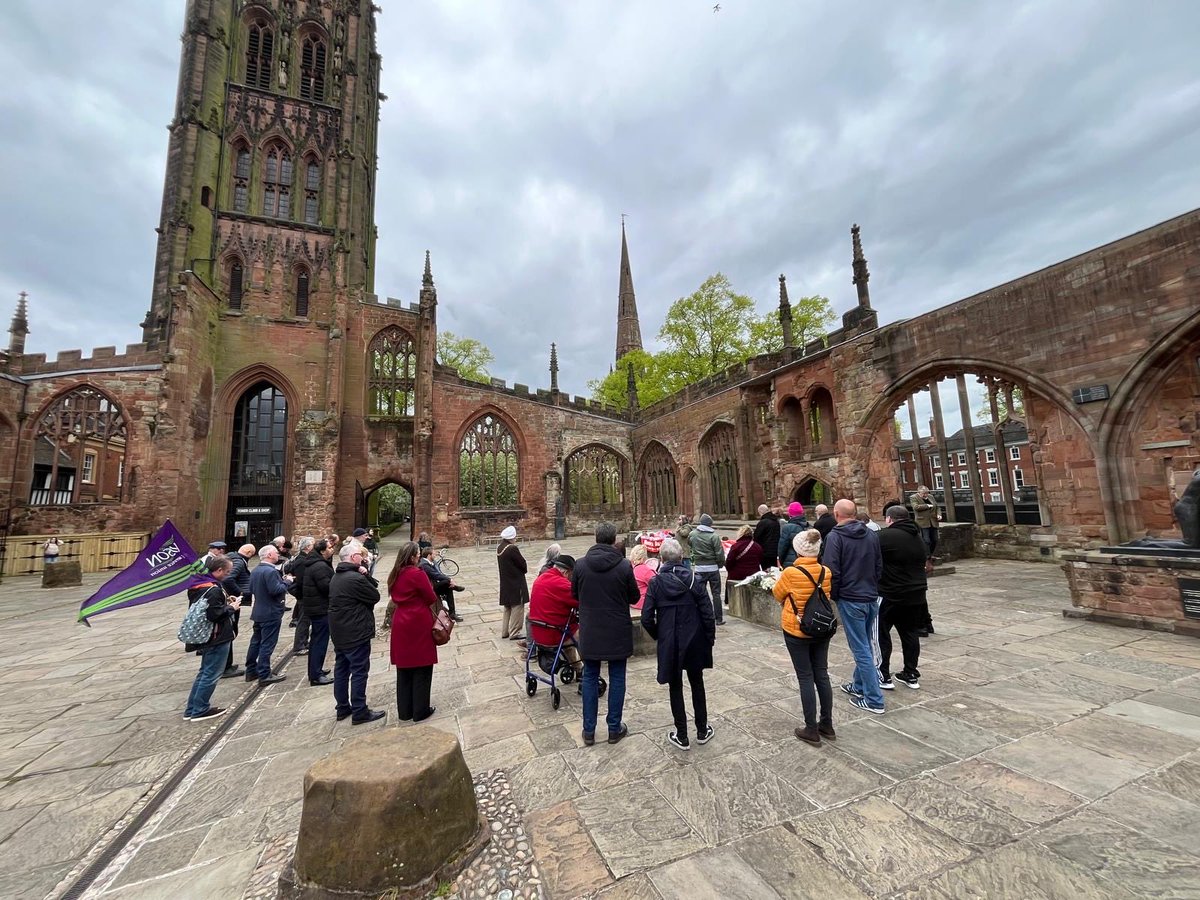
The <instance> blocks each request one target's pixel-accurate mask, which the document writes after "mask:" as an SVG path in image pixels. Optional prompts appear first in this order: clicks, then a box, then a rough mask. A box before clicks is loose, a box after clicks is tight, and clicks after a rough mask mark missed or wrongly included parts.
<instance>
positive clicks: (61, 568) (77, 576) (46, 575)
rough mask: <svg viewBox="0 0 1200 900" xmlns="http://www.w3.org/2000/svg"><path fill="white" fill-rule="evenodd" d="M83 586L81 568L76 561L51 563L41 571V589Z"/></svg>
mask: <svg viewBox="0 0 1200 900" xmlns="http://www.w3.org/2000/svg"><path fill="white" fill-rule="evenodd" d="M80 584H83V568H82V567H81V566H80V565H79V561H78V560H64V561H62V562H56V563H51V564H50V565H48V566H46V567H45V568H44V569H42V587H44V588H53V587H75V586H77V585H80Z"/></svg>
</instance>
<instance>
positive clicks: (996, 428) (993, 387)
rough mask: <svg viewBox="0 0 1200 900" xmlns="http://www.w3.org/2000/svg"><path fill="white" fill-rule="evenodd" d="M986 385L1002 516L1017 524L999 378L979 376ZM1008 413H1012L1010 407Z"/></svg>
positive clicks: (1010, 522) (1009, 522)
mask: <svg viewBox="0 0 1200 900" xmlns="http://www.w3.org/2000/svg"><path fill="white" fill-rule="evenodd" d="M980 380H981V381H983V383H984V384H985V385H987V392H988V407H989V409H990V411H991V414H992V435H993V444H994V445H995V447H996V469H997V470H998V471H999V473H1000V496H1002V497H1003V498H1004V517H1005V519H1007V521H1008V524H1009V525H1016V524H1017V514H1016V510H1015V509H1014V508H1013V494H1012V492H1013V486H1012V470H1011V468H1010V467H1009V465H1008V449H1007V448H1006V447H1005V446H1004V426H1003V424H1002V423H1001V421H1000V403H999V393H1000V391H1001V390H1002V387H1001V383H1000V379H999V378H981V379H980ZM1008 412H1009V414H1010V415H1011V414H1012V410H1011V409H1010V410H1009V411H1008Z"/></svg>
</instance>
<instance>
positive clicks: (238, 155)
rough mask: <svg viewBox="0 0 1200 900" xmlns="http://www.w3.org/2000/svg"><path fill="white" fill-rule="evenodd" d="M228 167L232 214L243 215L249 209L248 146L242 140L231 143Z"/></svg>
mask: <svg viewBox="0 0 1200 900" xmlns="http://www.w3.org/2000/svg"><path fill="white" fill-rule="evenodd" d="M230 165H232V166H233V182H232V184H233V196H232V197H230V198H229V199H230V203H231V204H232V206H233V211H234V212H241V213H244V212H246V211H248V210H249V209H250V145H249V144H248V143H246V140H245V139H244V138H238V139H237V140H235V141H234V142H233V152H232V153H231V154H230Z"/></svg>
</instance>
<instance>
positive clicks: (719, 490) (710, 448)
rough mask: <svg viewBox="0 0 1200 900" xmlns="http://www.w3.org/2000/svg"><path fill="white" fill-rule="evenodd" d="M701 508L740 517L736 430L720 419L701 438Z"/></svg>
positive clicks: (712, 512) (716, 514)
mask: <svg viewBox="0 0 1200 900" xmlns="http://www.w3.org/2000/svg"><path fill="white" fill-rule="evenodd" d="M699 460H700V478H701V480H700V507H701V510H702V511H703V512H706V513H708V514H709V515H711V516H740V515H741V514H742V499H741V487H740V481H739V478H738V462H737V432H735V431H734V428H733V426H732V425H730V424H729V423H728V422H718V423H717V424H715V425H713V426H712V427H711V428H710V429H709V430H708V433H707V434H705V435H704V437H703V438H701V440H700V448H699Z"/></svg>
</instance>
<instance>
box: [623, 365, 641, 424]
mask: <svg viewBox="0 0 1200 900" xmlns="http://www.w3.org/2000/svg"><path fill="white" fill-rule="evenodd" d="M625 399H626V402H627V403H628V404H629V411H630V412H631V413H637V411H638V409H639V408H640V406H641V403H640V402H639V401H638V389H637V378H636V377H635V376H634V374H633V363H632V362H629V363H626V364H625Z"/></svg>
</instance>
